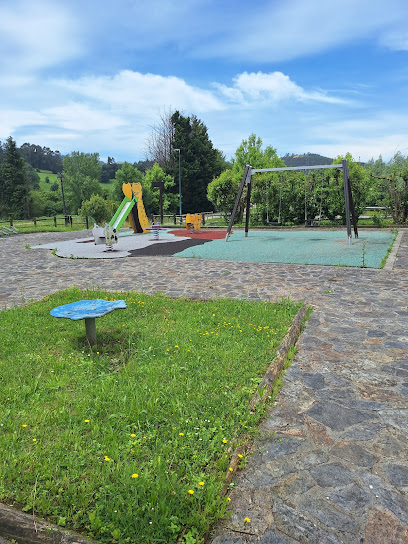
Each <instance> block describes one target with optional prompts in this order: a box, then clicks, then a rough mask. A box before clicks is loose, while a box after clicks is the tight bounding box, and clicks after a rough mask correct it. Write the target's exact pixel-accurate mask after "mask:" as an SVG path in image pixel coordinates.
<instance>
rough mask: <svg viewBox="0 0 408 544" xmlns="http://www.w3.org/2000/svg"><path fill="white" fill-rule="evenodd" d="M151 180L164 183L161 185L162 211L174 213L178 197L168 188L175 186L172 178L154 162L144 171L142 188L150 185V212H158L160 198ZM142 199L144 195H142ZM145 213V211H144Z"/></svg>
mask: <svg viewBox="0 0 408 544" xmlns="http://www.w3.org/2000/svg"><path fill="white" fill-rule="evenodd" d="M153 181H162V182H163V184H164V187H163V212H164V213H166V212H167V213H174V212H175V210H176V209H177V202H178V198H177V195H176V194H174V193H171V192H170V190H171V189H172V188H173V187H174V186H175V182H174V179H173V178H172V177H171V176H169V175H168V174H166V173H165V172H164V170H163V169H162V168H161V167H160V166H159V165H158V164H157V162H156V163H154V165H153V167H152V168H151V169H150V170H147V171H146V174H145V177H144V180H143V188H144V187H145V186H146V187H148V186H150V191H151V195H152V200H151V204H152V211H151V213H155V214H158V213H159V212H160V198H159V189H155V188H153V187H152V182H153ZM143 201H144V197H143ZM146 213H147V212H146Z"/></svg>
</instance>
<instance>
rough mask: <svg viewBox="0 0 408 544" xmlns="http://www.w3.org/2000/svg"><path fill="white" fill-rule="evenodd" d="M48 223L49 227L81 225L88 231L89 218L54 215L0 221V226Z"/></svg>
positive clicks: (28, 225)
mask: <svg viewBox="0 0 408 544" xmlns="http://www.w3.org/2000/svg"><path fill="white" fill-rule="evenodd" d="M44 223H48V224H49V226H52V225H53V226H54V227H58V226H66V227H68V226H70V227H72V226H73V225H83V226H84V227H85V228H86V229H89V217H88V216H85V217H83V216H80V215H65V216H64V215H54V216H53V217H33V218H32V219H12V218H11V217H10V219H8V220H7V221H0V225H2V224H3V225H10V227H16V228H24V227H26V228H27V227H31V226H33V225H34V227H37V225H39V226H40V225H41V224H42V225H44Z"/></svg>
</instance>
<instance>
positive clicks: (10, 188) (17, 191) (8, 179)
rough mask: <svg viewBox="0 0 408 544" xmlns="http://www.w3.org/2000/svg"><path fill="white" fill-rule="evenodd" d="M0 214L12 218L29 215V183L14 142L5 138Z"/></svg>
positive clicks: (22, 160)
mask: <svg viewBox="0 0 408 544" xmlns="http://www.w3.org/2000/svg"><path fill="white" fill-rule="evenodd" d="M0 215H1V216H3V217H10V216H11V217H13V218H14V219H19V218H25V217H29V216H30V185H29V183H28V179H27V172H26V166H25V162H24V159H23V157H22V156H21V155H20V154H19V152H18V151H17V146H16V142H15V141H14V140H13V139H12V137H11V136H10V137H9V138H8V139H7V142H6V145H5V148H4V155H3V161H2V163H1V165H0Z"/></svg>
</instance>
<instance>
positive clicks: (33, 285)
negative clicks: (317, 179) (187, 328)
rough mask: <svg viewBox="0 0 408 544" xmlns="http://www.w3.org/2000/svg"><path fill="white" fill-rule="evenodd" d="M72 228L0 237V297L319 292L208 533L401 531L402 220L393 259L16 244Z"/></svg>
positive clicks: (407, 453)
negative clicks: (229, 257)
mask: <svg viewBox="0 0 408 544" xmlns="http://www.w3.org/2000/svg"><path fill="white" fill-rule="evenodd" d="M83 234H84V233H83ZM73 237H78V233H75V235H74V236H73V234H70V233H52V234H47V235H44V234H32V235H24V236H15V237H13V238H6V239H4V238H3V239H0V265H1V276H0V308H1V307H7V306H11V305H13V304H22V303H24V302H26V301H28V300H29V299H39V298H41V297H43V296H44V295H46V294H48V293H51V292H54V291H57V290H59V289H62V288H65V287H68V286H70V285H76V286H78V287H83V288H85V287H93V286H100V287H103V288H107V289H112V290H114V289H118V290H124V291H126V290H139V291H143V292H156V291H161V292H163V293H165V294H167V295H171V296H186V297H202V298H213V297H218V296H228V297H234V298H245V299H249V300H271V301H275V300H278V299H280V298H281V297H290V298H292V299H293V300H296V301H298V300H303V301H305V302H306V303H309V304H311V305H313V306H314V312H313V315H312V317H311V318H310V320H309V321H308V323H307V326H306V329H305V331H304V333H303V334H302V336H301V338H300V341H299V343H298V348H299V352H298V354H297V356H296V357H295V360H294V363H293V365H292V366H291V368H290V369H289V370H288V372H287V373H286V376H285V380H284V386H283V388H282V390H281V392H280V394H279V396H278V399H277V402H276V403H275V406H273V407H272V408H271V410H270V413H269V414H268V417H267V418H266V420H265V422H264V424H263V426H262V429H261V436H260V439H259V441H258V442H257V444H256V445H255V448H254V454H253V455H252V456H250V458H249V460H248V464H247V466H246V467H245V469H243V470H242V471H240V472H239V473H238V475H237V478H236V485H235V487H234V488H233V489H232V490H231V492H230V494H229V496H230V497H231V502H230V508H231V510H232V516H231V517H230V518H229V519H228V520H227V521H226V522H224V523H222V524H220V526H218V527H217V529H216V533H215V535H214V537H213V539H212V543H213V544H243V543H247V542H248V543H255V542H257V543H261V544H272V543H274V544H293V543H305V542H307V543H317V544H322V543H327V544H329V543H330V544H337V543H347V544H348V543H350V544H355V543H362V542H364V543H365V544H375V543H381V544H385V543H387V544H388V543H392V544H402V543H407V542H408V497H407V494H408V432H407V430H408V403H407V398H408V329H407V325H408V234H406V233H404V235H403V236H402V239H401V243H400V247H399V251H398V255H397V258H396V261H395V263H394V266H393V269H392V270H369V269H350V268H340V267H319V266H299V265H289V264H286V265H285V264H268V263H264V264H259V263H240V262H225V261H224V262H220V261H218V262H217V261H206V260H201V259H189V260H187V259H180V258H172V257H140V258H137V257H134V258H127V259H117V260H114V261H103V262H101V261H89V260H70V259H59V258H57V257H54V256H53V255H52V253H51V252H50V251H45V250H29V249H25V246H26V244H29V245H36V244H39V243H46V242H50V241H52V240H55V239H69V238H73ZM245 517H247V518H250V520H251V521H250V522H249V523H245V522H244V518H245Z"/></svg>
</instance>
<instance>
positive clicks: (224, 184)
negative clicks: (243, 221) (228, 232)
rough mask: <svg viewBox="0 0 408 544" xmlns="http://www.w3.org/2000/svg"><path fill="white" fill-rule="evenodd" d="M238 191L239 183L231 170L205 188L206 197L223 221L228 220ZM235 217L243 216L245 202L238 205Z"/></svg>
mask: <svg viewBox="0 0 408 544" xmlns="http://www.w3.org/2000/svg"><path fill="white" fill-rule="evenodd" d="M238 189H239V181H238V179H237V178H236V177H235V176H234V174H233V172H232V170H231V169H229V170H225V171H224V172H223V173H222V174H220V175H219V176H218V177H216V178H215V179H213V181H212V182H211V183H210V184H209V185H208V187H207V197H208V200H209V201H210V202H212V203H213V205H214V206H215V209H216V210H218V211H220V212H221V213H222V214H223V215H224V219H226V220H227V219H228V217H229V216H230V214H231V212H232V210H233V208H234V204H235V200H236V198H237V194H238ZM238 206H239V207H238V210H237V216H238V217H241V218H242V216H243V213H244V210H245V201H244V199H241V200H240V202H239V204H238Z"/></svg>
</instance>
